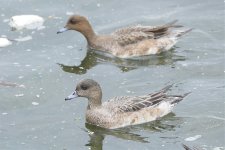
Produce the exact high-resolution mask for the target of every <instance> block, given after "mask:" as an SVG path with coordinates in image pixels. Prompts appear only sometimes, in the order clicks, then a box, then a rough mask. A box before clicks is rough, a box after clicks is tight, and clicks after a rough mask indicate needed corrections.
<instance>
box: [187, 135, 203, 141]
mask: <svg viewBox="0 0 225 150" xmlns="http://www.w3.org/2000/svg"><path fill="white" fill-rule="evenodd" d="M201 137H202V136H201V135H195V136H193V137H188V138H186V139H185V141H195V140H197V139H199V138H201Z"/></svg>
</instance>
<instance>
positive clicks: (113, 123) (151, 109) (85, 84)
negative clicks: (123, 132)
mask: <svg viewBox="0 0 225 150" xmlns="http://www.w3.org/2000/svg"><path fill="white" fill-rule="evenodd" d="M170 88H171V86H167V87H165V88H163V89H162V90H160V91H158V92H154V93H151V94H147V95H142V96H118V97H114V98H112V99H110V100H109V101H107V102H104V103H102V90H101V87H100V85H99V84H98V83H97V82H96V81H94V80H92V79H84V80H82V81H80V82H79V83H78V84H77V86H76V88H75V90H74V92H72V94H71V95H69V96H68V97H66V98H65V100H71V99H73V98H76V97H85V98H87V99H88V106H87V110H86V122H87V123H89V124H93V125H96V126H100V127H103V128H108V129H114V128H121V127H125V126H130V125H136V124H142V123H146V122H150V121H154V120H156V119H157V118H160V117H163V116H165V115H167V114H168V113H170V112H171V111H172V108H173V107H174V105H176V104H177V103H178V102H180V101H181V100H182V99H183V98H184V97H185V96H186V95H187V94H188V93H186V94H184V95H168V94H166V92H167V91H168V90H169V89H170Z"/></svg>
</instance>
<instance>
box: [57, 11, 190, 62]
mask: <svg viewBox="0 0 225 150" xmlns="http://www.w3.org/2000/svg"><path fill="white" fill-rule="evenodd" d="M176 22H177V20H175V21H172V22H170V23H168V24H165V25H160V26H142V25H137V26H130V27H125V28H121V29H118V30H116V31H115V32H113V33H111V34H108V35H97V34H96V33H95V32H94V30H93V28H92V26H91V24H90V23H89V21H88V20H87V18H85V17H83V16H79V15H73V16H71V17H70V18H69V20H68V21H67V24H66V26H65V27H64V28H62V29H61V30H59V31H58V32H57V33H62V32H65V31H68V30H75V31H78V32H80V33H81V34H83V35H84V37H85V38H86V40H87V43H88V47H89V48H90V49H95V50H99V51H103V52H107V53H110V54H112V55H114V56H116V57H120V58H130V57H138V56H145V55H151V54H159V53H160V52H163V51H167V50H169V49H171V48H172V47H173V46H174V45H175V43H176V42H177V40H178V39H179V38H180V37H181V36H182V35H184V34H185V33H187V32H189V31H191V29H183V28H181V27H182V26H181V25H176ZM174 29H175V30H174Z"/></svg>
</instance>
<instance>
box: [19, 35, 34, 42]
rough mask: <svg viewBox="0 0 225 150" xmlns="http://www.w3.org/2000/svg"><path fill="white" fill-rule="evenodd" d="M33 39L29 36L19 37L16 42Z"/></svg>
mask: <svg viewBox="0 0 225 150" xmlns="http://www.w3.org/2000/svg"><path fill="white" fill-rule="evenodd" d="M31 39H32V36H30V35H28V36H25V37H19V38H17V39H15V41H18V42H24V41H29V40H31Z"/></svg>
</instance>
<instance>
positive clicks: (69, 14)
mask: <svg viewBox="0 0 225 150" xmlns="http://www.w3.org/2000/svg"><path fill="white" fill-rule="evenodd" d="M73 14H74V13H73V12H71V11H67V12H66V15H68V16H71V15H73Z"/></svg>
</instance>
